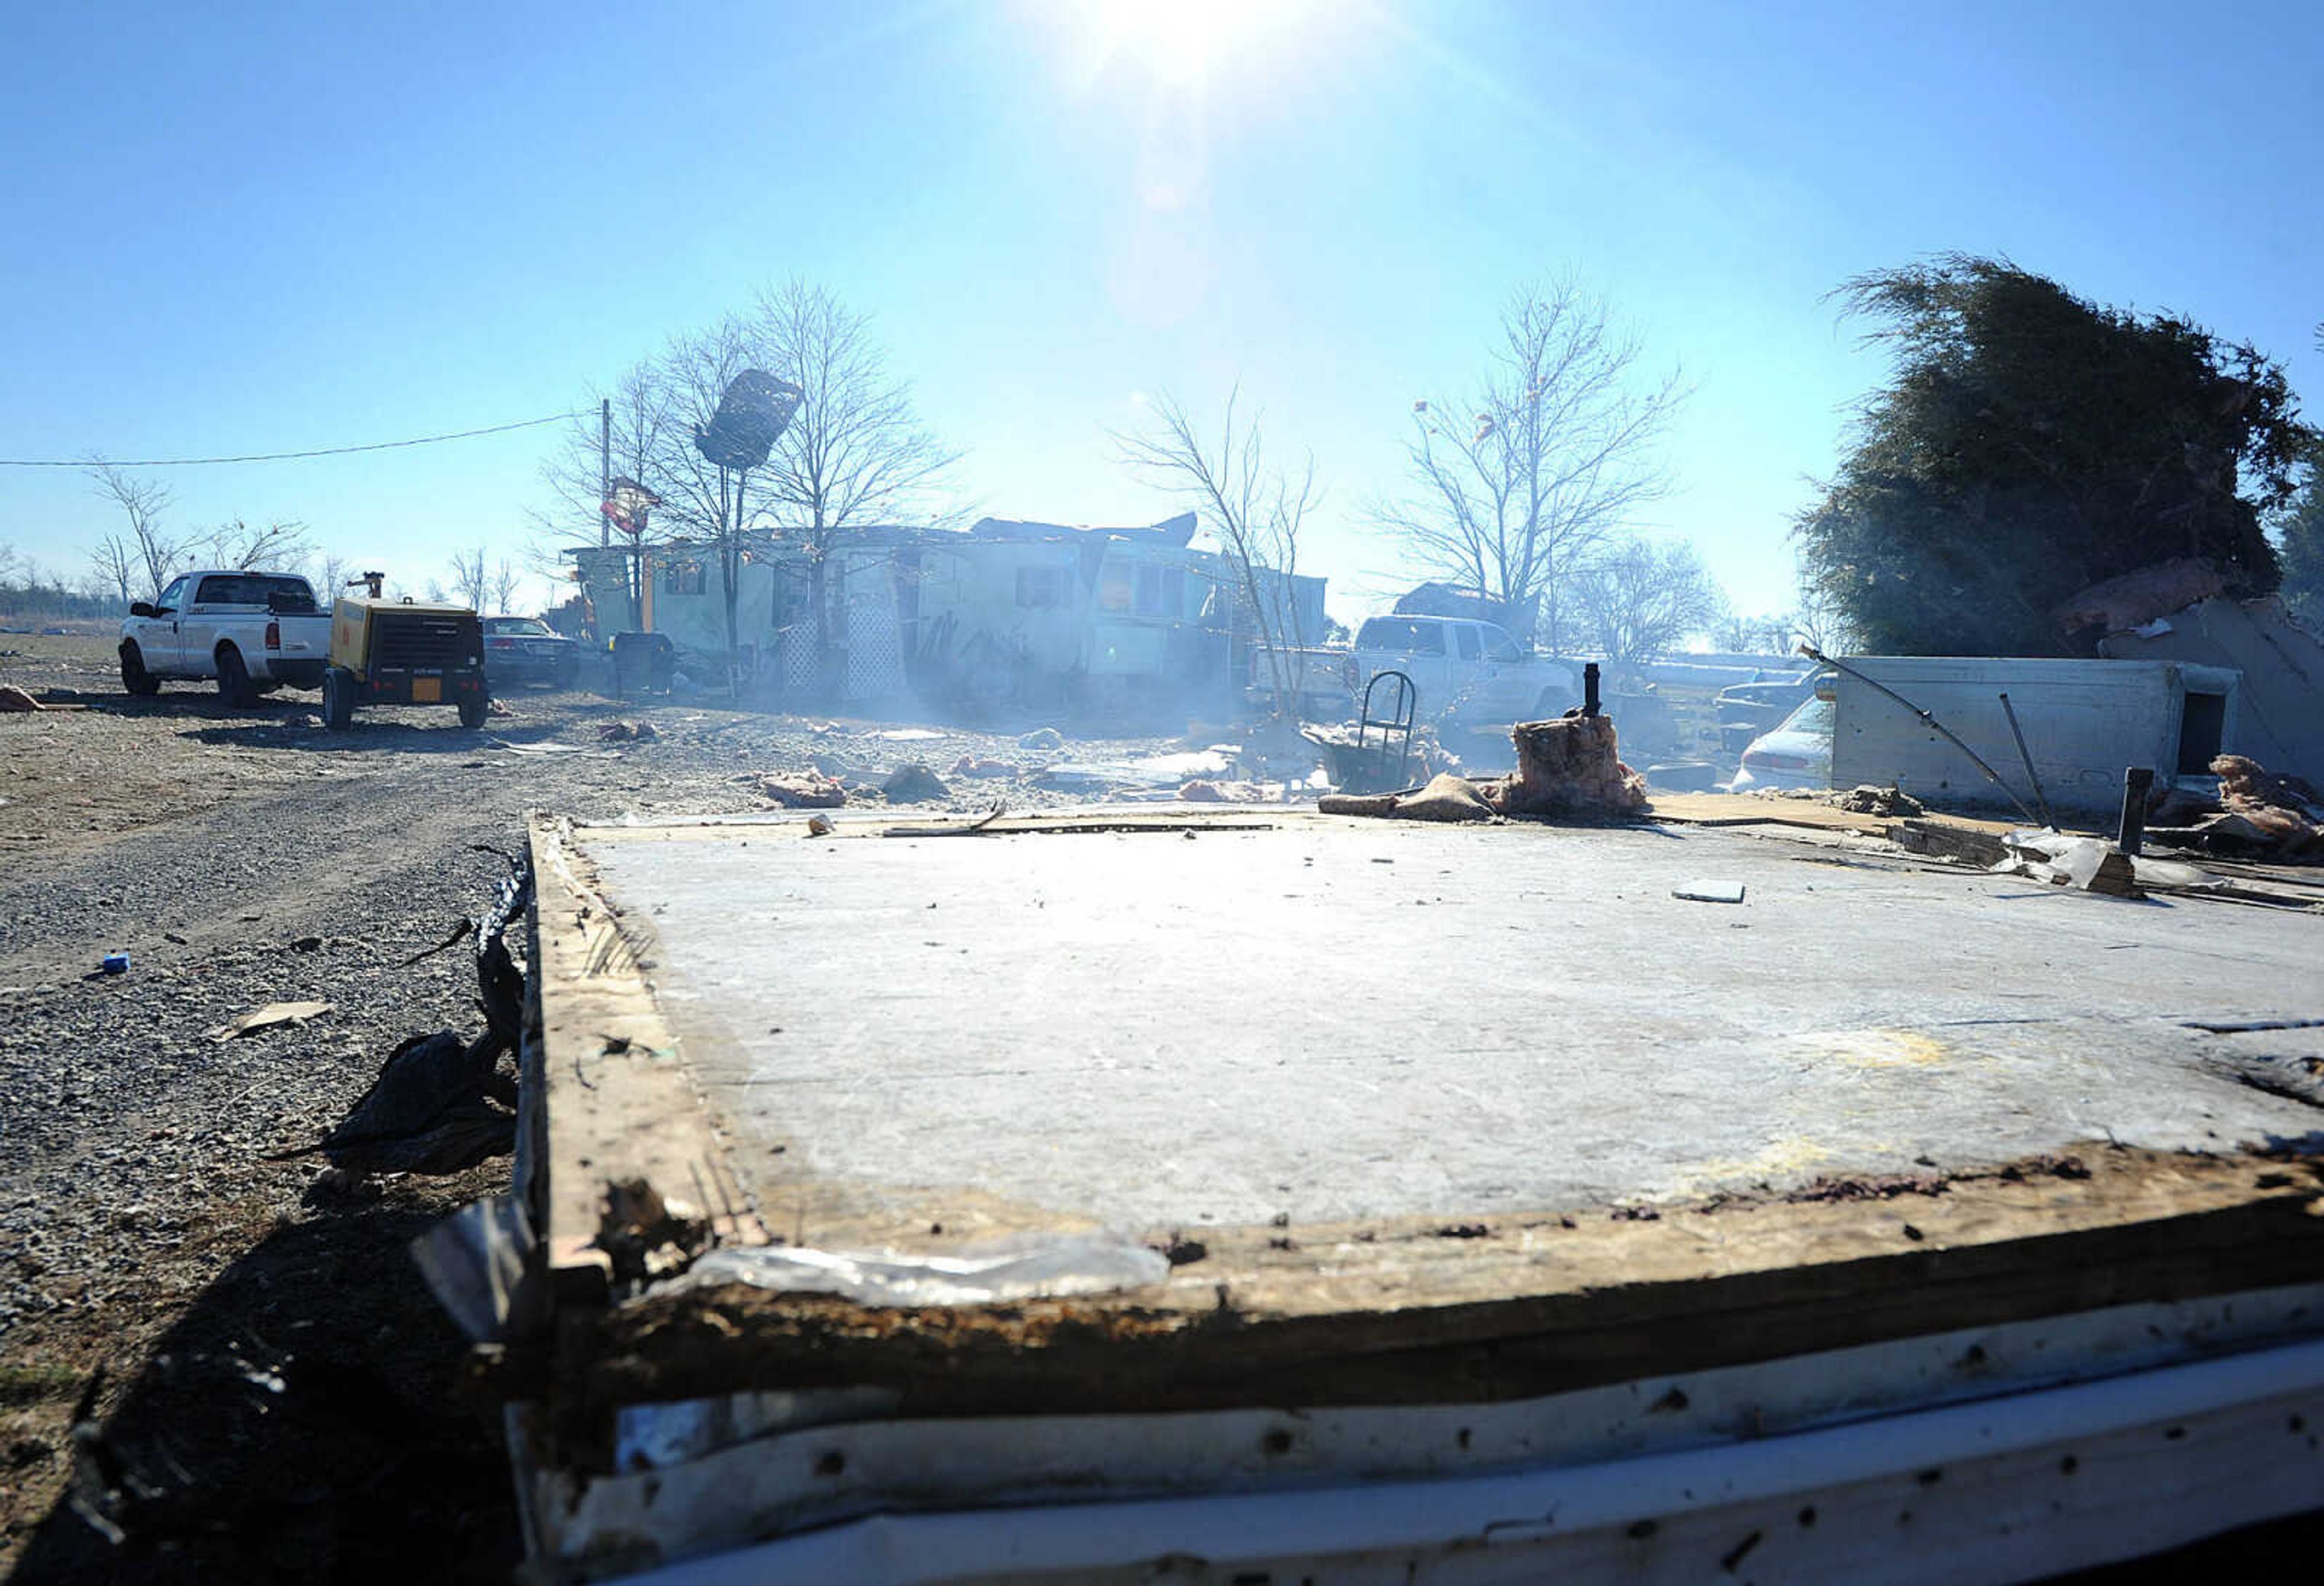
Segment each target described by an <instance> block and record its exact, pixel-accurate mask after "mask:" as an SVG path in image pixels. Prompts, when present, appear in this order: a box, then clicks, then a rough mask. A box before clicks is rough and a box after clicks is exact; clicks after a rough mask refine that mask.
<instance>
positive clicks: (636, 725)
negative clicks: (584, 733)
mask: <svg viewBox="0 0 2324 1586" xmlns="http://www.w3.org/2000/svg"><path fill="white" fill-rule="evenodd" d="M660 736H661V734H660V733H659V732H657V731H655V730H654V724H652V723H651V722H604V723H602V724H599V726H598V728H597V742H600V743H650V742H653V741H654V740H655V739H657V738H659V737H660Z"/></svg>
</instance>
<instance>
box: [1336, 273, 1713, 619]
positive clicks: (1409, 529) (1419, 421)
mask: <svg viewBox="0 0 2324 1586" xmlns="http://www.w3.org/2000/svg"><path fill="white" fill-rule="evenodd" d="M1643 351H1644V349H1643V346H1642V345H1641V343H1640V341H1639V339H1638V337H1637V335H1636V334H1634V333H1632V332H1629V331H1626V330H1623V329H1620V328H1619V327H1616V326H1615V325H1614V324H1613V323H1612V320H1611V317H1610V313H1609V309H1608V308H1607V305H1606V303H1605V301H1604V300H1602V299H1600V298H1597V297H1593V296H1591V295H1590V294H1589V293H1587V292H1585V291H1584V290H1582V288H1581V286H1580V284H1579V283H1578V282H1576V281H1573V280H1572V279H1571V278H1565V279H1560V280H1556V281H1550V282H1547V283H1546V284H1545V285H1542V286H1540V287H1536V288H1528V289H1526V290H1522V291H1520V292H1518V293H1517V295H1516V296H1515V297H1513V298H1512V299H1510V300H1509V303H1508V307H1507V308H1505V309H1503V310H1502V313H1501V333H1500V340H1499V345H1498V346H1495V347H1494V348H1493V349H1492V350H1491V353H1490V355H1489V362H1488V364H1487V367H1486V371H1485V373H1484V376H1483V378H1482V379H1481V380H1480V382H1479V383H1478V386H1477V388H1476V391H1475V392H1474V394H1473V395H1472V396H1471V398H1469V399H1468V400H1466V401H1458V402H1446V401H1440V400H1437V399H1435V398H1433V397H1432V398H1425V399H1424V400H1422V401H1416V402H1415V403H1414V404H1413V413H1412V436H1411V438H1410V439H1409V440H1408V441H1407V442H1406V448H1405V450H1406V471H1407V473H1408V475H1409V476H1410V481H1411V488H1410V491H1409V493H1408V494H1406V496H1404V497H1401V498H1396V499H1389V500H1384V501H1381V502H1379V503H1375V504H1374V506H1373V508H1372V512H1371V516H1372V518H1373V521H1375V523H1376V524H1377V525H1378V526H1379V528H1381V529H1382V530H1385V531H1387V532H1388V534H1389V535H1391V536H1393V537H1394V538H1395V539H1397V540H1399V541H1400V542H1401V543H1402V545H1403V547H1404V549H1405V551H1406V554H1407V555H1408V556H1409V557H1410V558H1411V559H1412V561H1413V562H1414V563H1415V564H1416V565H1417V566H1419V567H1423V568H1425V570H1427V571H1428V572H1431V573H1434V574H1436V575H1438V576H1443V577H1446V578H1450V579H1452V580H1453V581H1454V582H1456V583H1459V584H1462V585H1465V586H1469V587H1471V588H1473V589H1475V590H1476V591H1477V592H1478V593H1479V594H1480V595H1482V596H1483V597H1484V598H1485V599H1487V600H1489V601H1496V602H1499V603H1501V604H1503V605H1504V606H1505V607H1507V608H1508V611H1509V613H1511V615H1512V618H1513V620H1515V621H1517V622H1518V623H1519V624H1520V625H1522V623H1523V622H1524V621H1525V618H1526V614H1527V613H1537V614H1536V615H1535V633H1536V635H1537V637H1538V639H1539V641H1541V642H1542V643H1543V644H1544V645H1545V648H1547V649H1548V650H1552V651H1557V650H1563V648H1565V646H1566V644H1567V642H1568V640H1569V635H1568V633H1567V632H1566V611H1567V606H1566V602H1565V600H1564V598H1563V596H1564V585H1565V582H1566V580H1567V578H1568V576H1570V575H1572V574H1573V573H1575V572H1578V571H1579V570H1580V568H1581V567H1582V564H1583V563H1584V562H1585V561H1587V560H1588V559H1589V557H1590V553H1591V550H1592V549H1594V548H1596V547H1597V546H1599V545H1600V544H1602V543H1604V541H1605V540H1606V539H1607V538H1608V537H1609V535H1610V534H1612V533H1613V532H1614V531H1615V530H1618V529H1619V528H1620V527H1622V526H1623V524H1624V523H1625V522H1626V521H1628V520H1629V519H1630V518H1631V517H1632V516H1633V515H1634V514H1635V513H1636V512H1637V511H1638V509H1639V508H1641V507H1643V506H1645V505H1646V504H1647V503H1650V502H1653V501H1655V500H1658V499H1660V498H1661V497H1663V496H1664V495H1666V494H1667V493H1669V490H1670V479H1669V475H1667V473H1666V472H1665V470H1664V469H1663V467H1662V466H1661V465H1660V463H1659V462H1658V460H1657V459H1656V457H1655V445H1656V443H1657V442H1658V441H1659V440H1660V439H1661V438H1662V436H1663V433H1664V431H1665V429H1668V427H1669V424H1670V421H1671V419H1672V417H1673V415H1674V413H1675V412H1676V410H1677V409H1678V406H1679V404H1680V403H1681V402H1682V401H1684V400H1685V397H1686V395H1687V388H1686V386H1685V385H1684V383H1683V380H1682V378H1681V376H1680V374H1679V373H1678V372H1677V371H1676V370H1673V371H1672V372H1671V373H1668V374H1665V375H1664V376H1662V377H1661V378H1660V379H1659V380H1658V381H1655V382H1652V383H1646V384H1644V385H1640V384H1638V383H1637V365H1638V363H1639V360H1640V358H1641V356H1642V355H1643Z"/></svg>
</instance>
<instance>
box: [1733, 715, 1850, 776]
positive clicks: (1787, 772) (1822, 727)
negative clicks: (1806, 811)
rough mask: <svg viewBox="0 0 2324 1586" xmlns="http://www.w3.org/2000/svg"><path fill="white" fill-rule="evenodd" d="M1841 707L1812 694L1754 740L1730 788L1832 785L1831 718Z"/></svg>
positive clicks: (1744, 754) (1746, 751)
mask: <svg viewBox="0 0 2324 1586" xmlns="http://www.w3.org/2000/svg"><path fill="white" fill-rule="evenodd" d="M1839 708H1840V707H1839V705H1838V704H1837V703H1835V702H1834V701H1832V700H1829V699H1818V698H1816V697H1814V696H1812V695H1811V696H1809V697H1808V698H1807V699H1806V700H1805V701H1803V702H1802V703H1801V705H1799V706H1798V707H1797V708H1796V709H1794V711H1793V712H1792V714H1791V715H1788V716H1785V717H1784V724H1783V725H1781V726H1779V727H1777V728H1776V729H1775V731H1774V732H1772V733H1762V734H1761V735H1760V736H1758V737H1757V738H1755V739H1753V740H1752V741H1751V746H1750V747H1749V748H1748V749H1746V750H1745V751H1744V752H1743V766H1742V769H1741V770H1738V771H1737V772H1736V773H1735V779H1734V780H1733V781H1731V782H1729V783H1728V785H1727V787H1728V790H1729V792H1732V793H1746V792H1748V791H1750V790H1751V789H1752V788H1829V787H1831V733H1832V722H1833V720H1834V715H1835V713H1836V712H1837V711H1838V710H1839Z"/></svg>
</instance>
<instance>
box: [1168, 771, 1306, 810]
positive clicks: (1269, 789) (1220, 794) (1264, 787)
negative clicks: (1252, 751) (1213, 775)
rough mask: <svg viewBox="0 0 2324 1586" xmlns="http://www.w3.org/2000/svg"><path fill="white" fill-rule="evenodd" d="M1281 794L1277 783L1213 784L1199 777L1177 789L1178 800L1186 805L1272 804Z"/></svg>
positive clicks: (1277, 800)
mask: <svg viewBox="0 0 2324 1586" xmlns="http://www.w3.org/2000/svg"><path fill="white" fill-rule="evenodd" d="M1282 793H1283V789H1282V787H1281V785H1280V784H1279V783H1268V782H1213V781H1209V780H1207V779H1203V778H1201V777H1197V778H1195V779H1194V780H1192V781H1190V782H1185V783H1182V784H1180V785H1179V788H1178V797H1179V798H1180V799H1182V800H1183V801H1185V803H1188V804H1274V803H1277V802H1279V801H1280V799H1281V798H1282Z"/></svg>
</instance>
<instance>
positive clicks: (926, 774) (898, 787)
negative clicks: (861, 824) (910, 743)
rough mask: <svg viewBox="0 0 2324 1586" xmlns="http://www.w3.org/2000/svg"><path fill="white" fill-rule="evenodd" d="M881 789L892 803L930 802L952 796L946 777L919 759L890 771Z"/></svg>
mask: <svg viewBox="0 0 2324 1586" xmlns="http://www.w3.org/2000/svg"><path fill="white" fill-rule="evenodd" d="M880 791H881V792H882V793H885V794H886V795H887V796H888V802H889V803H890V804H928V803H933V802H934V801H936V799H939V798H951V797H952V789H951V788H947V787H945V783H944V779H943V778H941V777H939V776H937V775H936V772H934V771H932V770H928V768H927V767H926V766H924V765H922V764H921V763H920V762H919V761H912V762H911V763H910V764H909V765H901V766H898V767H897V768H896V769H895V770H893V771H890V773H889V774H888V779H887V780H886V781H884V782H882V783H881V784H880Z"/></svg>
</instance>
